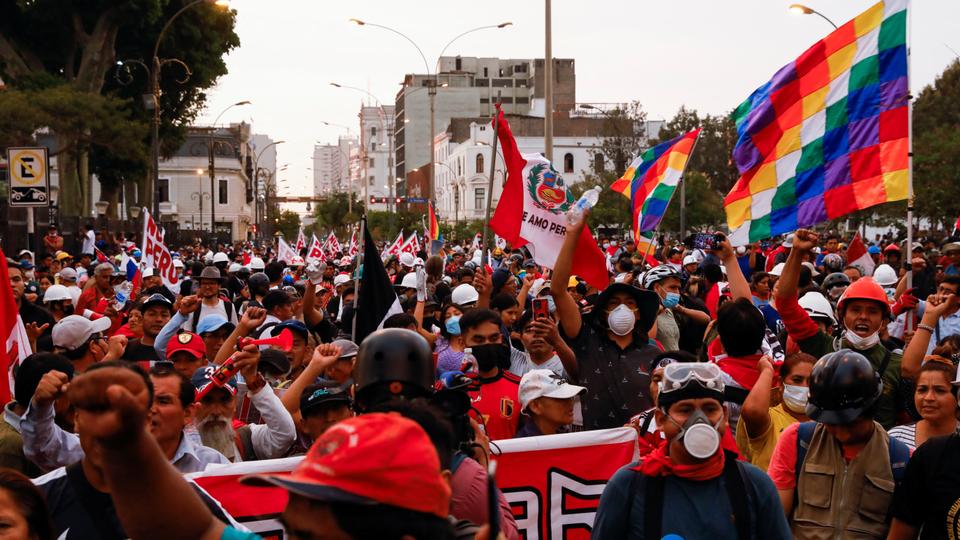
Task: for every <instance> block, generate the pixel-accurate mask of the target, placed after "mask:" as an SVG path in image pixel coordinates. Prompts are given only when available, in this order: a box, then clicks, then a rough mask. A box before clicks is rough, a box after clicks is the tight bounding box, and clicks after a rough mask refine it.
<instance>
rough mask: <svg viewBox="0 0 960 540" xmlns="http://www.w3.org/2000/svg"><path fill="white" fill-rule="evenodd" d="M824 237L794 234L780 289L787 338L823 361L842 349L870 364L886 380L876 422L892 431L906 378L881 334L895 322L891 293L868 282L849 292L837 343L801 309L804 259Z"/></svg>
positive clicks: (805, 232)
mask: <svg viewBox="0 0 960 540" xmlns="http://www.w3.org/2000/svg"><path fill="white" fill-rule="evenodd" d="M818 240H819V236H818V235H817V233H815V232H813V231H809V230H806V229H800V230H798V231H797V232H796V233H795V234H794V242H793V249H792V250H791V251H790V256H789V257H788V258H787V262H786V264H785V265H784V268H783V273H782V274H781V276H780V282H779V283H778V286H777V296H776V302H777V309H778V310H779V312H780V316H781V318H782V319H783V323H784V326H785V327H786V329H787V334H788V335H789V336H790V337H791V338H792V339H793V340H794V341H795V342H796V343H797V345H798V346H799V347H800V350H801V351H803V352H805V353H808V354H810V355H813V356H814V357H816V358H820V357H822V356H824V355H825V354H827V353H830V352H833V351H836V350H839V349H854V350H856V351H858V352H859V353H861V354H863V355H864V356H865V357H866V358H868V359H869V360H870V363H871V364H872V365H873V368H874V369H876V370H877V371H878V372H879V373H880V374H881V377H882V379H883V393H882V395H881V396H880V398H879V400H878V401H877V406H876V420H877V422H880V424H881V425H883V426H884V428H887V429H889V428H891V427H893V425H894V422H895V420H896V416H897V413H898V411H899V409H900V408H901V407H902V404H904V403H906V401H905V399H904V398H903V397H901V394H902V392H903V391H904V389H903V388H902V382H901V379H900V362H901V354H900V353H899V352H890V351H889V350H888V349H887V348H886V347H884V345H883V343H881V342H880V329H881V326H883V325H885V324H886V323H887V322H888V321H889V319H890V304H888V303H887V294H886V293H885V292H884V290H883V288H881V287H880V285H878V284H877V283H876V282H875V281H874V280H873V279H872V278H866V277H865V278H862V279H859V280H857V281H856V282H854V283H853V284H852V285H850V286H849V287H847V289H846V290H845V291H844V292H843V295H842V296H841V297H840V300H839V301H838V302H837V314H838V315H839V317H838V321H839V323H840V325H841V326H842V330H843V334H842V336H841V337H839V338H834V337H833V336H831V335H830V334H828V333H826V332H824V331H823V330H822V329H821V328H820V327H819V326H818V325H817V324H816V323H815V322H814V321H813V320H812V319H811V317H810V315H809V314H808V313H807V312H806V311H804V309H803V308H802V307H800V305H799V303H798V301H797V282H798V280H799V276H800V264H801V262H802V261H803V257H804V256H806V255H807V254H809V253H810V252H811V250H812V249H813V248H814V246H816V245H817V241H818Z"/></svg>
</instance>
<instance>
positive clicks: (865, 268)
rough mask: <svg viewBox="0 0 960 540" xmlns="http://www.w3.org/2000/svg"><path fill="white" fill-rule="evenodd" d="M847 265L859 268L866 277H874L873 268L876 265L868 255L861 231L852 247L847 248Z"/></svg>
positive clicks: (851, 243)
mask: <svg viewBox="0 0 960 540" xmlns="http://www.w3.org/2000/svg"><path fill="white" fill-rule="evenodd" d="M847 264H850V265H853V266H859V267H860V270H861V271H862V272H863V275H865V276H872V275H873V267H874V266H876V264H875V263H874V262H873V258H871V257H870V254H869V253H867V246H866V245H865V244H864V243H863V238H861V237H860V232H859V231H857V234H855V235H854V236H853V240H851V241H850V245H849V246H847Z"/></svg>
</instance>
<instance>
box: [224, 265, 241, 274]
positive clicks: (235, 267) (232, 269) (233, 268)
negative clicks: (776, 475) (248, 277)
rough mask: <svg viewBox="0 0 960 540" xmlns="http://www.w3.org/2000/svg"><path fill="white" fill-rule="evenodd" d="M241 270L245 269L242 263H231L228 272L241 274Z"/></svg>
mask: <svg viewBox="0 0 960 540" xmlns="http://www.w3.org/2000/svg"><path fill="white" fill-rule="evenodd" d="M241 268H243V266H241V265H240V263H236V262H235V263H230V266H228V267H227V272H230V273H231V274H232V273H234V272H239V271H240V269H241Z"/></svg>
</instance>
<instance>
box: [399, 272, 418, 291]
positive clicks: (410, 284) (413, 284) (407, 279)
mask: <svg viewBox="0 0 960 540" xmlns="http://www.w3.org/2000/svg"><path fill="white" fill-rule="evenodd" d="M398 286H399V287H403V288H406V289H416V288H417V273H416V272H407V273H406V274H404V275H403V281H401V282H400V285H398Z"/></svg>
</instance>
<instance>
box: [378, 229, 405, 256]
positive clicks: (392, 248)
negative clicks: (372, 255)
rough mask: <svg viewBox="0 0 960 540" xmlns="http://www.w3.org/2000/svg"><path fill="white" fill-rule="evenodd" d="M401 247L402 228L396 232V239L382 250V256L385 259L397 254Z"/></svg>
mask: <svg viewBox="0 0 960 540" xmlns="http://www.w3.org/2000/svg"><path fill="white" fill-rule="evenodd" d="M401 247H403V230H401V231H400V232H399V233H398V234H397V239H396V240H394V241H393V243H392V244H390V245H389V246H388V247H387V249H385V250H384V251H383V258H384V259H386V258H387V257H389V256H391V255H399V254H400V248H401Z"/></svg>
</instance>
